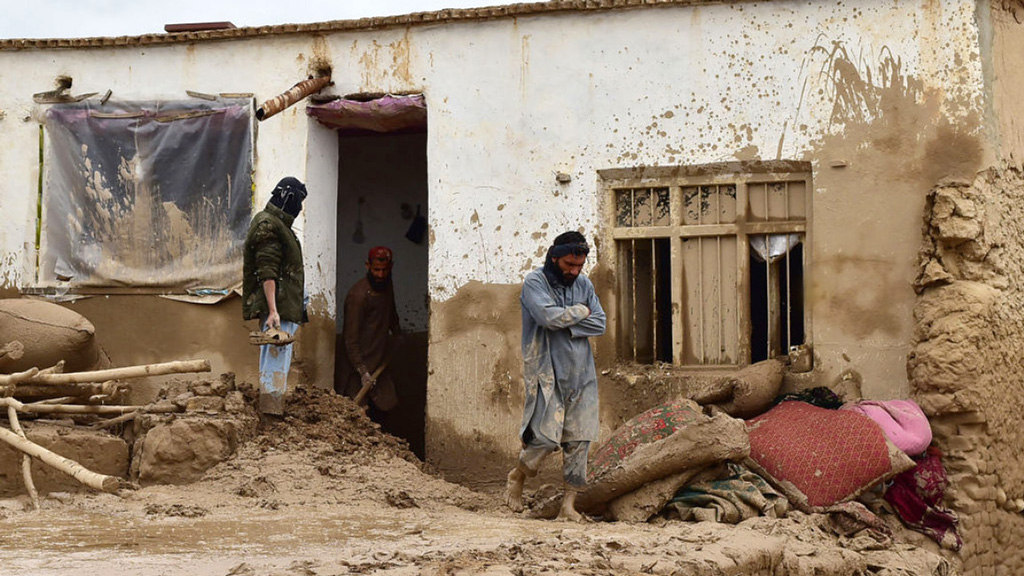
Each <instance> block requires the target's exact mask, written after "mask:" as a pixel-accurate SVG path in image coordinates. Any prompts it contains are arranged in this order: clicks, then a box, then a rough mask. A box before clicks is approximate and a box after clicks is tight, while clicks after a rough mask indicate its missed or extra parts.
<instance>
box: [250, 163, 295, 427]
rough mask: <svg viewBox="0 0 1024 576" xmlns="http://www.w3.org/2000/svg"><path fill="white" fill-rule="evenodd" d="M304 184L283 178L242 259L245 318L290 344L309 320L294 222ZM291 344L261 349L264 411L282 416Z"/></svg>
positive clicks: (260, 215) (253, 227)
mask: <svg viewBox="0 0 1024 576" xmlns="http://www.w3.org/2000/svg"><path fill="white" fill-rule="evenodd" d="M305 199H306V186H305V185H304V184H303V183H302V182H300V181H299V180H298V179H296V178H292V177H291V176H289V177H287V178H282V179H281V181H280V182H278V183H277V186H276V187H274V190H273V192H271V193H270V201H269V202H267V205H266V207H265V208H264V209H263V210H262V211H260V212H259V213H257V214H256V216H254V217H253V219H252V223H250V224H249V232H248V234H246V237H245V248H244V255H243V261H242V318H243V319H245V320H253V319H258V320H259V323H260V330H262V331H264V332H265V333H266V332H268V331H270V330H281V331H284V332H286V333H287V337H286V340H287V341H289V342H290V339H291V337H292V336H293V335H294V334H295V331H296V330H298V327H299V323H301V322H303V321H304V320H305V318H304V316H305V302H304V296H305V293H304V291H305V277H304V271H303V264H302V246H301V245H300V244H299V239H298V237H296V236H295V232H293V231H292V223H293V222H294V221H295V218H296V217H297V216H298V215H299V212H301V211H302V202H303V201H304V200H305ZM291 362H292V345H291V344H290V343H288V344H284V345H277V344H265V345H263V346H260V399H259V408H260V412H262V413H264V414H274V415H278V416H280V415H281V414H282V413H283V412H284V395H285V394H286V393H287V391H288V369H289V368H290V367H291Z"/></svg>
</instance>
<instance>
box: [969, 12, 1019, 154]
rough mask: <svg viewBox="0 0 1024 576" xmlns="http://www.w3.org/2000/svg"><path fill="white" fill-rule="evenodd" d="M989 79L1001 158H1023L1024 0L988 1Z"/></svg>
mask: <svg viewBox="0 0 1024 576" xmlns="http://www.w3.org/2000/svg"><path fill="white" fill-rule="evenodd" d="M980 5H981V9H982V10H986V12H987V9H988V8H991V29H990V30H991V32H990V34H991V39H990V40H989V39H988V38H986V39H985V40H987V41H988V42H990V43H991V55H992V56H991V72H990V73H991V78H992V102H993V107H994V112H995V117H994V122H995V123H996V125H997V130H998V132H999V144H1000V147H1001V148H1000V151H1001V154H1002V155H1003V157H1005V158H1012V159H1015V160H1016V161H1018V162H1020V161H1021V159H1024V67H1022V66H1021V65H1020V62H1021V57H1022V56H1024V1H1021V0H991V4H990V5H986V4H985V3H984V2H981V3H980Z"/></svg>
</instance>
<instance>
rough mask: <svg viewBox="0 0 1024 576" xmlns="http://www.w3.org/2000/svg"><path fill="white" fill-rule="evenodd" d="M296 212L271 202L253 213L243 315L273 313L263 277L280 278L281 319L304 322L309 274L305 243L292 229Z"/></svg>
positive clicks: (244, 263)
mask: <svg viewBox="0 0 1024 576" xmlns="http://www.w3.org/2000/svg"><path fill="white" fill-rule="evenodd" d="M294 220H295V217H294V216H291V215H289V214H286V213H285V212H284V211H283V210H281V209H280V208H278V207H277V206H274V205H273V204H269V203H268V204H267V207H266V208H264V209H263V211H262V212H260V213H258V214H256V216H254V217H253V219H252V223H251V224H250V225H249V233H248V234H246V236H245V255H244V259H243V261H242V276H243V277H242V317H243V318H244V319H245V320H252V319H255V318H259V317H260V316H266V315H267V314H268V313H269V309H268V308H267V298H266V296H265V295H264V294H263V281H264V280H270V279H273V280H276V281H277V312H278V314H280V315H281V320H287V321H290V322H302V304H303V303H302V300H303V294H304V287H305V276H304V274H303V271H302V246H300V245H299V239H298V238H297V237H296V236H295V232H293V231H292V222H293V221H294Z"/></svg>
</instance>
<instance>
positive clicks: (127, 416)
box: [89, 410, 144, 430]
mask: <svg viewBox="0 0 1024 576" xmlns="http://www.w3.org/2000/svg"><path fill="white" fill-rule="evenodd" d="M143 412H144V410H136V411H134V412H126V413H124V414H121V415H120V416H117V417H116V418H111V419H109V420H103V421H100V422H97V423H95V424H93V425H92V426H90V427H89V428H91V429H93V430H102V429H104V428H110V427H111V426H116V425H117V424H121V423H123V422H128V421H130V420H134V419H135V417H136V416H138V415H139V414H142V413H143Z"/></svg>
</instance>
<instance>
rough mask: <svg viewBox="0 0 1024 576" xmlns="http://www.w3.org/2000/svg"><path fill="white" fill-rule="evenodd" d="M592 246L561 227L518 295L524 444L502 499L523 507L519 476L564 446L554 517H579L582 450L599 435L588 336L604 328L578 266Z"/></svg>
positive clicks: (584, 473)
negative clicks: (559, 499) (561, 491)
mask: <svg viewBox="0 0 1024 576" xmlns="http://www.w3.org/2000/svg"><path fill="white" fill-rule="evenodd" d="M589 252H590V247H589V246H588V245H587V241H586V238H585V237H584V236H583V235H582V234H580V233H579V232H572V231H570V232H566V233H564V234H560V235H558V236H557V237H556V238H555V241H554V244H553V245H552V246H551V247H550V248H548V252H547V256H546V258H545V260H544V266H543V268H538V269H536V270H534V271H532V272H530V273H529V274H527V275H526V280H525V281H524V282H523V290H522V294H521V296H520V298H519V302H520V305H521V307H522V318H523V339H522V347H523V378H524V383H525V386H526V390H525V392H526V394H525V396H526V399H525V402H524V409H523V423H522V427H521V428H520V430H519V438H520V440H521V441H522V450H521V451H520V452H519V460H518V462H517V463H516V466H515V468H513V469H512V471H510V472H509V473H508V478H507V485H506V494H505V503H506V505H508V507H509V508H511V509H512V510H513V511H516V512H520V511H522V509H523V483H524V482H525V481H526V479H527V478H530V477H533V476H535V475H536V474H537V471H538V470H539V469H540V465H541V462H542V461H543V460H544V458H545V457H547V455H548V454H551V453H552V452H554V451H555V450H558V449H559V448H561V449H562V478H563V480H564V481H565V492H564V496H563V497H562V506H561V510H560V511H559V514H558V517H559V518H560V519H564V520H573V521H579V520H581V519H582V517H581V516H580V514H579V512H577V511H576V508H575V503H576V494H577V492H579V491H580V490H582V489H583V487H584V486H585V485H586V482H587V454H588V452H589V450H590V443H591V442H594V441H596V440H597V437H598V428H599V422H598V411H597V371H596V370H595V368H594V354H593V351H592V350H591V348H590V341H589V340H588V338H590V337H591V336H600V335H601V334H604V330H605V314H604V309H602V308H601V302H600V301H599V300H598V299H597V294H596V293H595V292H594V285H593V284H592V283H591V282H590V279H589V278H587V277H586V275H584V274H583V273H582V270H583V265H584V264H585V263H586V261H587V254H588V253H589Z"/></svg>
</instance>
